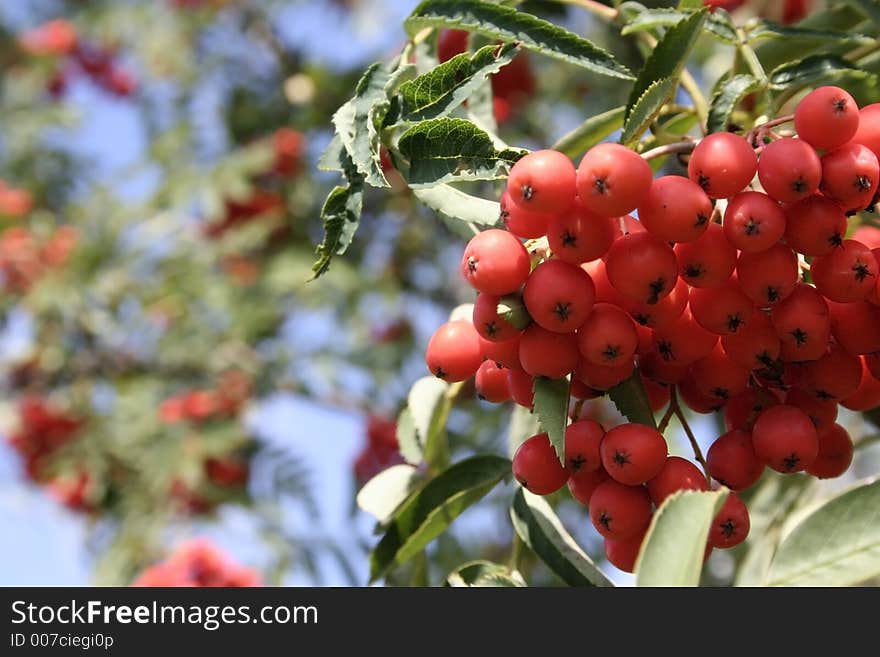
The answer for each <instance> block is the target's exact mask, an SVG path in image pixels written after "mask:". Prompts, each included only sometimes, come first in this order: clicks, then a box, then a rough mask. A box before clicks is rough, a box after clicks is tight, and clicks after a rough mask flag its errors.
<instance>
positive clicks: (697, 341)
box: [654, 309, 718, 366]
mask: <svg viewBox="0 0 880 657" xmlns="http://www.w3.org/2000/svg"><path fill="white" fill-rule="evenodd" d="M717 342H718V336H717V335H716V334H715V333H711V332H710V331H707V330H706V329H704V328H703V327H702V326H700V325H699V324H698V323H697V321H696V320H695V319H694V318H693V315H692V314H691V311H690V309H687V310H685V312H684V313H682V316H681V317H679V318H678V319H677V320H675V321H674V322H673V323H672V324H670V325H669V326H667V327H665V328H663V329H656V330H655V331H654V345H655V347H656V350H657V353H658V354H659V355H660V357H661V358H662V359H663V360H664V361H666V362H667V363H674V364H676V365H681V366H685V365H690V364H691V363H693V362H694V361H697V360H699V359H700V358H703V357H705V356H708V355H709V354H710V353H712V349H714V348H715V344H716V343H717Z"/></svg>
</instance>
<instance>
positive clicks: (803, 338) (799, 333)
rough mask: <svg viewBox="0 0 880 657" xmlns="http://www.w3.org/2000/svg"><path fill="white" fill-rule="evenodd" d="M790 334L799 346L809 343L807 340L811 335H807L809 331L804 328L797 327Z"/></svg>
mask: <svg viewBox="0 0 880 657" xmlns="http://www.w3.org/2000/svg"><path fill="white" fill-rule="evenodd" d="M790 335H791V337H793V338H794V343H795V344H796V345H797V346H798V347H802V346H803V345H805V344H807V340H808V339H809V337H810V336H809V335H807V332H806V331H805V330H804V329H802V328H796V329H795V330H794V331H792V332H791V333H790Z"/></svg>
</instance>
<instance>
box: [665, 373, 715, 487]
mask: <svg viewBox="0 0 880 657" xmlns="http://www.w3.org/2000/svg"><path fill="white" fill-rule="evenodd" d="M669 407H670V408H671V409H672V412H673V414H674V415H675V417H677V418H678V421H679V423H680V424H681V428H682V429H684V432H685V434H686V435H687V437H688V440H689V441H690V442H691V449H693V450H694V458H695V459H696V460H697V462H698V463H699V464H700V465H701V466H703V472H704V473H705V474H706V481H707V482H708V483H709V484H711V483H712V476H711V475H710V474H709V466H708V464H707V463H706V459H705V458H704V457H703V450H701V449H700V444H699V443H698V442H697V439H696V437H695V436H694V432H693V431H692V430H691V425H690V424H688V421H687V418H686V417H685V414H684V411H683V410H682V408H681V406H680V405H679V403H678V391H677V389H676V388H675V387H674V386H673V388H672V390H671V392H670V395H669Z"/></svg>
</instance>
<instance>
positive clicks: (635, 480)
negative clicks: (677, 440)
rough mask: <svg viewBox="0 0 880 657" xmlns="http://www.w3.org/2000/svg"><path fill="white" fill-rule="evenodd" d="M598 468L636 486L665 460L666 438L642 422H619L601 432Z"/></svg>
mask: <svg viewBox="0 0 880 657" xmlns="http://www.w3.org/2000/svg"><path fill="white" fill-rule="evenodd" d="M600 451H601V454H602V467H604V468H605V472H607V473H608V474H609V475H610V476H611V478H612V479H614V480H615V481H618V482H620V483H621V484H626V485H627V486H636V485H638V484H643V483H645V482H646V481H648V479H651V478H652V477H654V476H656V475H657V473H659V472H660V470H661V469H662V468H663V464H664V463H665V462H666V454H667V447H666V440H665V439H664V438H663V434H661V433H660V432H659V431H657V430H656V429H653V428H651V427H648V426H645V425H643V424H621V425H620V426H617V427H614V428H613V429H611V431H609V432H608V433H606V434H605V438H603V439H602V445H601V447H600Z"/></svg>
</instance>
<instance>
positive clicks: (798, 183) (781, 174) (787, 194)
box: [758, 139, 822, 203]
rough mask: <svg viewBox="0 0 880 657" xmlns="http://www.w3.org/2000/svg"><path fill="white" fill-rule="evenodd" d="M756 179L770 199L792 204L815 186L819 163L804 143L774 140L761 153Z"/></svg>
mask: <svg viewBox="0 0 880 657" xmlns="http://www.w3.org/2000/svg"><path fill="white" fill-rule="evenodd" d="M758 179H759V180H760V181H761V185H762V186H763V187H764V191H766V192H767V194H768V195H769V196H770V197H771V198H774V199H776V200H777V201H779V202H780V203H793V202H794V201H798V200H800V199H802V198H804V197H806V196H809V195H810V194H813V193H815V192H816V190H817V189H819V182H820V181H821V179H822V165H821V163H820V162H819V156H818V155H816V151H814V150H813V148H812V147H811V146H810V145H809V144H808V143H807V142H805V141H803V140H801V139H777V140H776V141H774V142H771V143H769V144H767V146H765V147H764V150H763V151H762V152H761V159H760V160H758Z"/></svg>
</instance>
